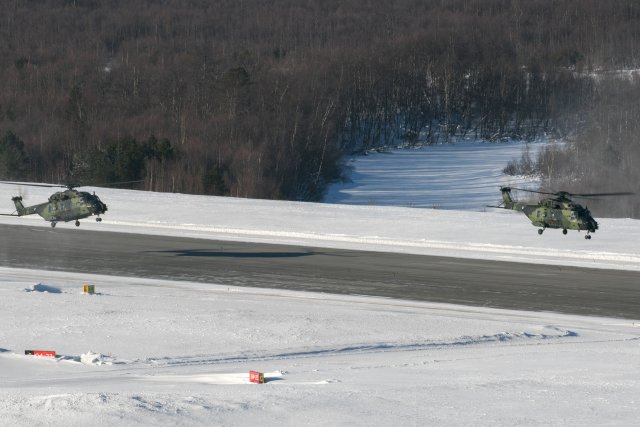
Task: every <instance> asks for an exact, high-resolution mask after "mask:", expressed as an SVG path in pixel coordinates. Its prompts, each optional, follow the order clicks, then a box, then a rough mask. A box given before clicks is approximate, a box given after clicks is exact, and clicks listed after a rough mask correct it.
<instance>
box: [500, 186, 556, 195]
mask: <svg viewBox="0 0 640 427" xmlns="http://www.w3.org/2000/svg"><path fill="white" fill-rule="evenodd" d="M511 189H512V190H518V191H526V192H528V193H538V194H550V195H552V196H555V195H557V194H558V193H549V192H548V191H537V190H527V189H526V188H516V187H511Z"/></svg>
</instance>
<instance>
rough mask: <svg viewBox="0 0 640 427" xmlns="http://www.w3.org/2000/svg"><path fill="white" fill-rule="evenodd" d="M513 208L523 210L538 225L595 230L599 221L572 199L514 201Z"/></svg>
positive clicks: (532, 222) (533, 223)
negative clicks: (532, 202) (530, 202)
mask: <svg viewBox="0 0 640 427" xmlns="http://www.w3.org/2000/svg"><path fill="white" fill-rule="evenodd" d="M512 209H513V210H519V211H521V212H523V213H524V214H525V215H526V216H527V217H528V218H529V220H530V221H531V224H532V225H534V226H536V227H542V228H543V229H544V228H561V229H563V230H584V231H587V232H591V233H593V232H595V231H596V230H597V229H598V223H597V222H596V220H595V219H593V217H592V216H591V213H590V212H589V210H588V209H586V208H584V207H582V206H580V205H577V204H575V203H573V202H570V201H565V200H557V199H545V200H543V201H542V202H540V203H539V204H527V203H520V202H516V203H514V206H513V207H512Z"/></svg>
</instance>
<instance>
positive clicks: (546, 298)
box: [0, 225, 640, 319]
mask: <svg viewBox="0 0 640 427" xmlns="http://www.w3.org/2000/svg"><path fill="white" fill-rule="evenodd" d="M0 232H1V233H2V239H0V241H1V242H2V243H1V244H0V265H2V266H5V267H15V268H30V269H43V270H57V271H70V272H85V273H91V274H105V275H117V276H131V277H146V278H156V279H169V280H176V281H180V280H182V281H196V282H203V283H215V284H222V285H233V286H254V287H266V288H276V289H291V290H300V291H314V292H326V293H334V294H351V295H371V296H379V297H388V298H398V299H408V300H417V301H431V302H444V303H451V304H464V305H473V306H484V307H495V308H506V309H515V310H532V311H554V312H560V313H568V314H582V315H595V316H611V317H621V318H629V319H640V272H633V271H623V270H602V269H585V268H576V267H562V266H550V265H541V264H524V263H509V262H496V261H484V260H472V259H464V258H447V257H433V256H422V255H406V254H397V253H381V252H364V251H350V250H340V249H326V248H313V247H301V246H284V245H268V244H258V243H246V242H228V241H215V240H204V239H192V238H180V237H172V236H155V235H147V234H129V233H110V232H100V231H91V230H83V229H70V228H67V229H64V228H56V229H50V228H45V227H31V226H15V225H0ZM43 281H46V278H43Z"/></svg>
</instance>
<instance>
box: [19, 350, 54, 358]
mask: <svg viewBox="0 0 640 427" xmlns="http://www.w3.org/2000/svg"><path fill="white" fill-rule="evenodd" d="M24 354H26V355H30V356H40V357H56V352H55V351H53V350H25V351H24Z"/></svg>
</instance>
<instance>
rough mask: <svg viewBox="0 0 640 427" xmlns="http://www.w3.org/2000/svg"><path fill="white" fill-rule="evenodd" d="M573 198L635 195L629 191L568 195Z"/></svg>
mask: <svg viewBox="0 0 640 427" xmlns="http://www.w3.org/2000/svg"><path fill="white" fill-rule="evenodd" d="M568 194H569V195H571V196H573V197H606V196H632V195H634V194H636V193H631V192H629V191H621V192H617V193H586V194H573V193H568Z"/></svg>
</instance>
